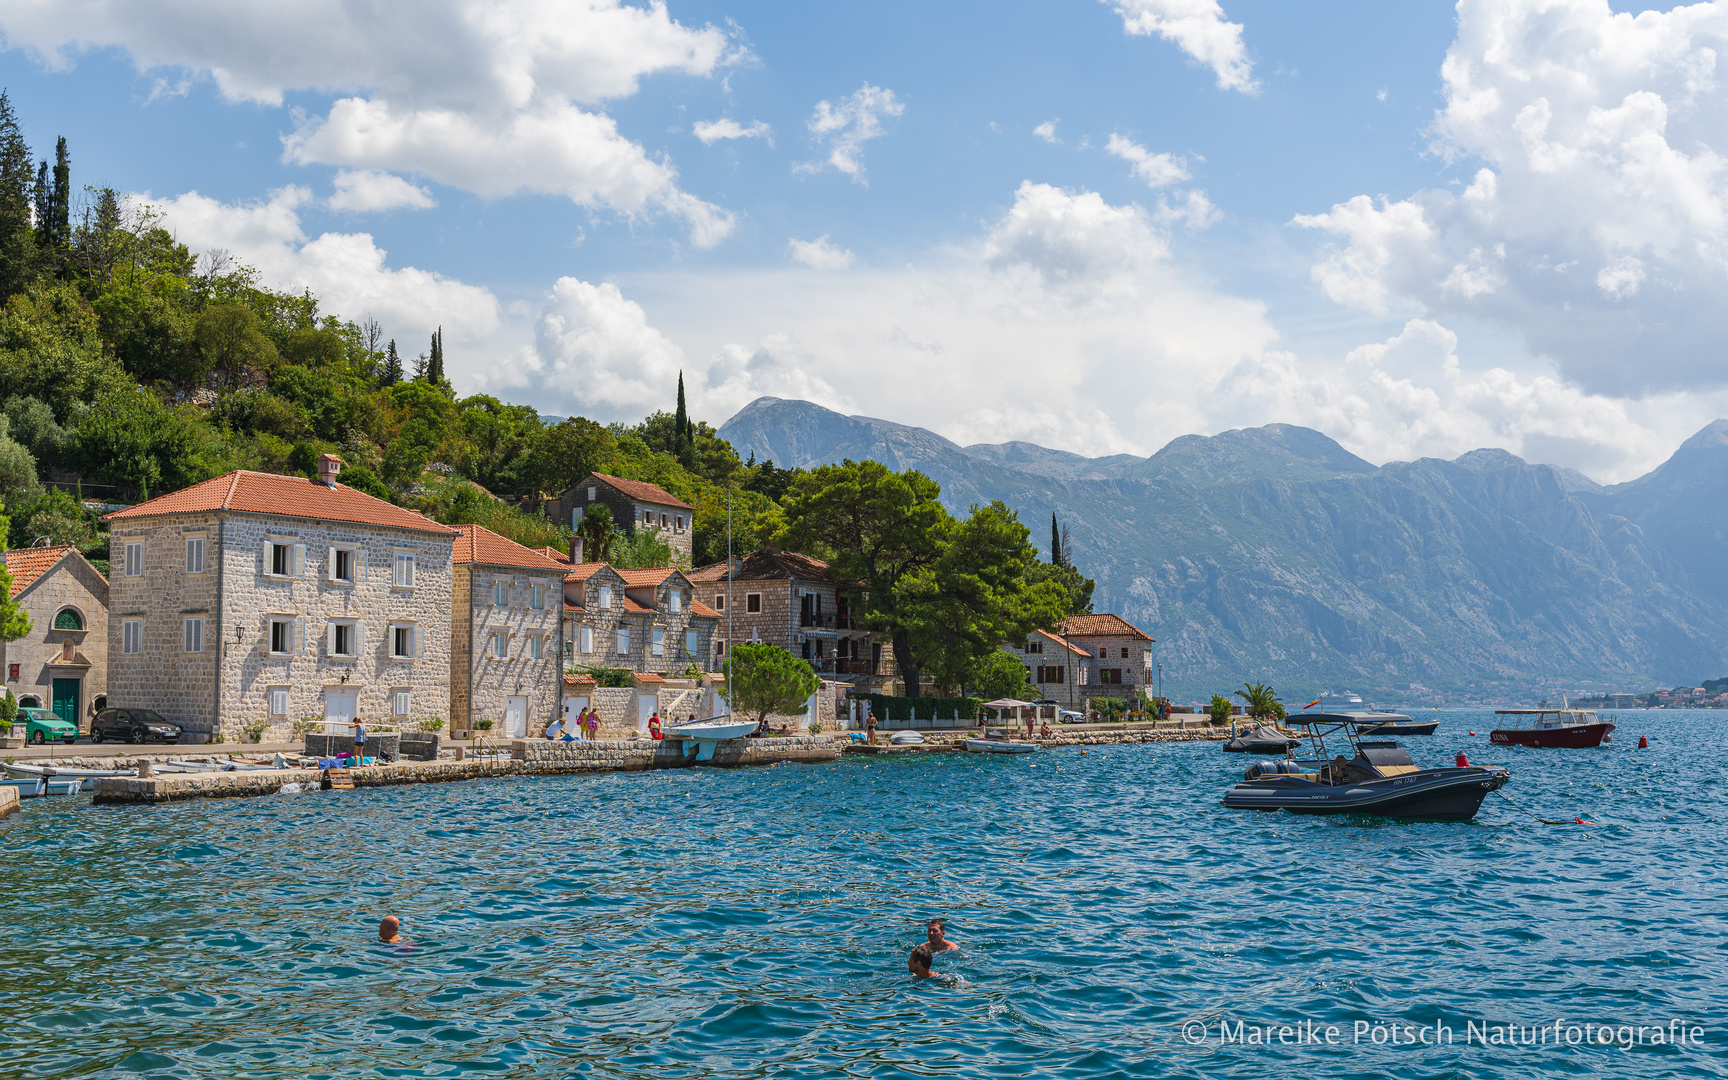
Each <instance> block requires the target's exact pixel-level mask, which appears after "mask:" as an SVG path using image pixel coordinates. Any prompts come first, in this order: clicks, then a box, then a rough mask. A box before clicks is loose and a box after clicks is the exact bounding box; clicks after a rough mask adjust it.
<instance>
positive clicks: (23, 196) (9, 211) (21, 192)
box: [0, 90, 37, 297]
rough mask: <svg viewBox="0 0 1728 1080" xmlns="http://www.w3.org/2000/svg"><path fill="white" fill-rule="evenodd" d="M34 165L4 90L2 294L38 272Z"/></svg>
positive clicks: (0, 106)
mask: <svg viewBox="0 0 1728 1080" xmlns="http://www.w3.org/2000/svg"><path fill="white" fill-rule="evenodd" d="M34 165H35V162H34V161H33V160H32V158H31V156H30V147H29V146H28V145H27V144H26V143H25V142H24V133H23V132H22V131H20V130H19V129H18V117H17V115H16V114H14V113H13V111H12V99H11V98H10V97H8V96H7V94H6V92H5V91H3V90H0V297H6V296H11V295H12V294H13V293H16V292H19V291H21V290H22V289H23V288H24V287H25V286H26V285H28V284H29V283H30V279H31V277H32V276H34V274H35V270H36V265H35V264H36V237H35V236H34V229H33V227H32V222H31V220H30V188H31V186H32V182H33V181H34V180H35V179H36V174H37V170H36V169H35V168H34Z"/></svg>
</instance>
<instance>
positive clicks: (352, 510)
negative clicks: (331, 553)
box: [102, 469, 456, 536]
mask: <svg viewBox="0 0 1728 1080" xmlns="http://www.w3.org/2000/svg"><path fill="white" fill-rule="evenodd" d="M213 510H233V511H238V512H240V513H245V514H274V515H276V516H278V517H293V518H306V519H309V520H312V521H346V522H352V523H354V524H357V525H376V526H380V527H382V528H386V529H408V530H412V531H414V532H425V533H435V534H437V535H440V536H455V535H456V530H454V529H452V528H450V527H449V526H447V525H440V524H438V523H437V522H436V521H433V520H432V519H431V518H429V517H427V516H426V515H424V514H419V513H415V512H414V511H413V510H406V509H403V508H402V507H400V506H396V505H394V504H393V503H387V502H385V501H384V500H383V499H376V498H373V497H372V496H370V495H368V494H366V493H365V492H362V491H355V490H354V489H353V488H351V487H349V486H348V485H346V484H337V485H336V486H335V487H334V488H329V487H325V486H324V485H323V484H321V483H319V482H318V481H316V480H308V479H306V478H305V477H302V476H279V475H277V474H275V473H260V472H248V471H247V470H245V469H237V470H235V471H234V472H231V473H227V474H225V475H223V476H218V477H216V478H214V479H211V480H206V481H204V482H203V483H200V484H193V485H192V486H191V487H188V488H181V489H180V490H179V491H174V492H170V493H168V494H167V495H158V496H157V497H156V498H154V499H151V500H150V501H149V502H142V503H139V504H138V505H137V506H129V507H127V508H126V509H124V510H116V511H114V512H113V513H112V514H109V515H107V516H106V517H104V518H103V519H102V520H104V521H129V520H132V519H134V518H148V517H160V516H162V515H164V514H199V513H208V512H210V511H213Z"/></svg>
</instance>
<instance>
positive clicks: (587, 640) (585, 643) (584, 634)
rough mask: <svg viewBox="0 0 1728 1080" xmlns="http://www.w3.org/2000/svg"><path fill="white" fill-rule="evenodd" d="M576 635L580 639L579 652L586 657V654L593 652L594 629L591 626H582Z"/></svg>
mask: <svg viewBox="0 0 1728 1080" xmlns="http://www.w3.org/2000/svg"><path fill="white" fill-rule="evenodd" d="M577 634H578V636H580V637H581V639H582V648H581V652H582V653H583V655H587V654H588V653H591V652H593V651H594V628H593V627H592V626H584V627H583V628H582V629H581V630H579V631H577Z"/></svg>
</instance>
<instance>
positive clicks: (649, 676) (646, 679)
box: [635, 671, 666, 683]
mask: <svg viewBox="0 0 1728 1080" xmlns="http://www.w3.org/2000/svg"><path fill="white" fill-rule="evenodd" d="M635 679H636V681H637V682H639V683H663V682H665V681H666V680H665V679H664V678H662V677H661V676H659V675H656V674H654V673H653V672H652V671H638V672H636V674H635Z"/></svg>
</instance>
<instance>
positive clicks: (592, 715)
mask: <svg viewBox="0 0 1728 1080" xmlns="http://www.w3.org/2000/svg"><path fill="white" fill-rule="evenodd" d="M599 737H600V712H599V710H597V709H589V710H588V741H589V742H593V741H594V740H596V739H598V738H599Z"/></svg>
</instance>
